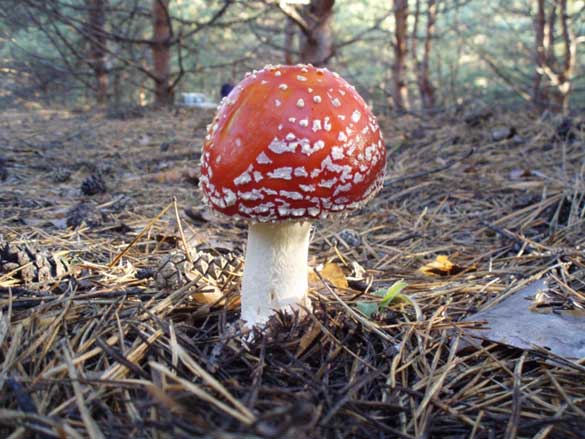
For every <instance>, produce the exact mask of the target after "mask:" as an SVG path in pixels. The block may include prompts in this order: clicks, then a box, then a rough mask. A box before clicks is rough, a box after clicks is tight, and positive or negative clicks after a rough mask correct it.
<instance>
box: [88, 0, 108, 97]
mask: <svg viewBox="0 0 585 439" xmlns="http://www.w3.org/2000/svg"><path fill="white" fill-rule="evenodd" d="M106 2H107V0H86V7H87V14H88V17H87V18H88V20H87V22H88V34H89V64H90V66H91V68H92V69H93V71H94V76H95V95H96V100H97V103H98V104H99V105H105V104H106V103H107V102H108V66H107V47H106V44H107V37H106V34H105V32H104V31H105V25H106Z"/></svg>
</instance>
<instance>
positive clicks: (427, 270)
mask: <svg viewBox="0 0 585 439" xmlns="http://www.w3.org/2000/svg"><path fill="white" fill-rule="evenodd" d="M463 270H465V268H464V267H462V266H460V265H457V264H454V263H453V262H451V261H450V260H449V257H448V256H445V255H439V256H437V257H436V258H435V260H434V261H432V262H429V263H428V264H426V265H423V266H422V267H420V268H419V271H420V272H421V273H423V274H425V275H427V276H452V275H454V274H457V273H461V272H462V271H463Z"/></svg>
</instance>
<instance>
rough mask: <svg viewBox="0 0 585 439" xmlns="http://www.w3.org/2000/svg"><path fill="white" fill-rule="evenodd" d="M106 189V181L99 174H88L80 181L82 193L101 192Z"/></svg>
mask: <svg viewBox="0 0 585 439" xmlns="http://www.w3.org/2000/svg"><path fill="white" fill-rule="evenodd" d="M107 190H108V188H107V187H106V182H105V181H104V179H103V177H102V176H101V175H100V174H94V175H90V176H89V177H87V178H86V179H85V180H83V182H82V183H81V192H82V193H83V194H84V195H96V194H103V193H105V192H106V191H107Z"/></svg>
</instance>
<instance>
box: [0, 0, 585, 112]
mask: <svg viewBox="0 0 585 439" xmlns="http://www.w3.org/2000/svg"><path fill="white" fill-rule="evenodd" d="M293 3H294V0H293ZM293 3H291V1H290V0H287V1H283V0H246V1H239V0H190V1H185V0H160V1H159V0H150V1H148V2H144V1H139V0H100V1H98V0H42V1H41V0H21V1H19V2H14V0H0V69H2V70H1V72H2V74H1V75H0V82H1V83H0V85H1V88H2V90H3V91H2V93H1V94H0V105H4V106H6V105H13V104H14V103H25V102H26V103H30V102H32V101H34V102H36V103H40V104H41V105H45V104H49V105H55V104H58V105H66V106H70V105H78V104H81V105H84V106H90V105H93V104H95V103H96V102H103V101H104V99H105V98H104V96H106V97H110V98H111V99H109V105H113V104H117V103H120V104H122V103H134V104H139V105H146V104H151V103H155V102H157V103H158V104H159V105H169V104H170V103H171V102H172V101H173V99H172V98H173V95H175V94H177V93H181V92H183V91H202V92H205V93H208V94H209V95H211V96H214V97H216V98H217V99H219V96H218V94H219V89H220V86H221V84H223V83H225V82H233V81H237V80H238V79H239V78H240V77H241V76H242V75H243V74H244V72H246V71H248V70H252V69H254V68H258V67H259V66H262V65H264V64H267V63H272V64H274V63H278V62H286V63H297V62H313V63H315V64H321V65H322V64H324V65H326V66H327V67H329V68H331V69H332V70H336V71H338V72H339V73H340V74H342V75H343V76H344V77H345V78H347V79H348V80H349V81H350V82H351V83H353V84H355V85H356V87H357V88H358V89H359V91H360V93H361V94H362V95H363V96H364V97H365V98H366V99H367V100H368V102H369V103H370V104H372V105H373V106H374V109H375V111H376V112H378V113H383V112H388V111H390V110H389V109H390V108H392V109H394V110H408V111H419V110H420V109H432V108H435V109H438V108H447V109H450V108H454V107H458V106H460V105H463V104H465V103H466V102H468V101H471V100H476V99H482V100H484V101H486V102H487V103H497V104H499V105H526V104H527V103H528V104H532V103H534V104H535V105H534V108H536V109H537V110H538V111H542V110H545V109H551V110H554V111H571V110H575V109H578V108H579V107H583V106H585V104H583V102H585V72H584V70H583V50H582V48H583V42H584V41H585V20H584V18H585V3H584V2H583V1H582V0H566V1H562V0H549V1H546V2H540V3H539V2H538V0H533V1H530V2H527V1H526V0H494V1H490V2H481V1H479V0H441V1H438V0H412V1H410V2H408V1H407V0H396V1H394V2H380V1H377V0H363V1H359V2H356V1H352V0H336V1H335V2H333V1H332V0H329V1H324V0H311V2H310V4H305V5H303V4H298V3H299V2H298V1H297V2H296V4H293ZM539 4H540V5H541V6H542V7H541V10H542V14H541V15H539ZM100 5H102V6H100ZM102 7H103V14H102V13H101V12H100V13H98V14H97V15H96V14H94V12H97V11H99V10H100V8H102ZM165 15H166V16H167V18H168V19H167V20H166V21H165ZM154 16H159V17H161V19H159V20H158V21H157V20H155V19H154V18H153V17H154ZM542 18H544V27H543V26H542V23H543V22H542V21H541V19H542ZM102 23H103V25H102ZM157 23H158V24H157ZM102 28H103V31H102V30H101V29H102ZM539 29H542V31H543V32H541V31H540V30H539ZM539 35H543V36H542V37H540V36H539ZM309 36H310V38H309ZM565 42H568V44H566V43H565ZM539 53H540V54H542V55H543V57H539V56H537V54H539ZM159 55H160V56H159ZM155 61H156V62H155ZM162 61H164V62H162ZM165 84H166V85H165ZM104 90H107V92H105V93H104ZM389 102H390V104H391V105H389V104H388V103H389ZM35 105H36V104H35Z"/></svg>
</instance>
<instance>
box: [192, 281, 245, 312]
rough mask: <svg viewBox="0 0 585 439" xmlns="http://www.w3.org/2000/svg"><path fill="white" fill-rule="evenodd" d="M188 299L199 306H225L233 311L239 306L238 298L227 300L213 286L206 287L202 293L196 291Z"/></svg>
mask: <svg viewBox="0 0 585 439" xmlns="http://www.w3.org/2000/svg"><path fill="white" fill-rule="evenodd" d="M190 299H191V300H192V301H193V302H195V303H197V304H199V305H220V306H221V305H224V304H225V305H227V308H228V309H230V310H231V309H235V308H236V307H238V306H239V304H240V296H239V295H238V296H236V297H230V298H229V299H227V303H226V300H225V299H226V297H225V295H224V293H223V292H222V291H220V290H219V288H217V287H215V286H211V285H209V286H207V287H204V288H203V291H197V292H196V293H193V294H191V296H190Z"/></svg>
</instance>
